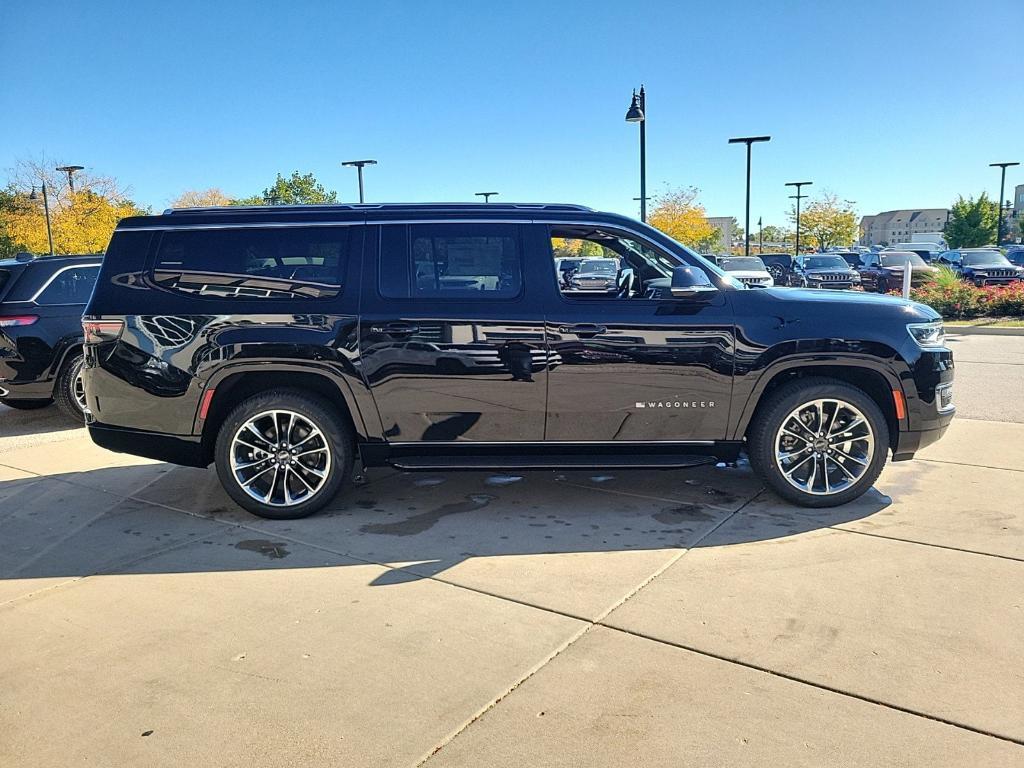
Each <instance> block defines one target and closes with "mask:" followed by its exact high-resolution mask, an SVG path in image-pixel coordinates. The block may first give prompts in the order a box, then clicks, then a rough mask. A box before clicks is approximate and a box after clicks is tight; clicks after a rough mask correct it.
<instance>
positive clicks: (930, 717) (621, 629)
mask: <svg viewBox="0 0 1024 768" xmlns="http://www.w3.org/2000/svg"><path fill="white" fill-rule="evenodd" d="M600 626H602V627H604V628H605V629H610V630H613V631H615V632H621V633H623V634H626V635H632V636H633V637H639V638H643V639H644V640H649V641H651V642H652V643H659V644H661V645H667V646H670V647H672V648H678V649H679V650H681V651H688V652H689V653H693V654H696V655H698V656H704V657H705V658H709V659H715V660H717V661H722V662H725V663H727V664H735V665H736V666H739V667H744V668H746V669H750V670H753V671H755V672H762V673H764V674H766V675H771V676H772V677H778V678H781V679H783V680H789V681H790V682H793V683H799V684H801V685H807V686H810V687H812V688H817V689H818V690H822V691H827V692H828V693H834V694H836V695H838V696H846V697H848V698H851V699H857V700H858V701H863V702H866V703H868V704H874V705H875V706H877V707H884V708H886V709H892V710H896V711H897V712H903V713H904V714H907V715H913V716H916V717H921V718H924V719H925V720H932V721H934V722H937V723H942V724H943V725H948V726H951V727H953V728H960V729H962V730H965V731H970V732H971V733H976V734H978V735H980V736H988V737H990V738H993V739H999V740H1000V741H1006V742H1009V743H1011V744H1017V745H1018V746H1024V738H1015V737H1013V736H1006V735H1004V734H1000V733H995V732H994V731H987V730H985V729H983V728H977V727H975V726H973V725H967V724H966V723H961V722H957V721H956V720H950V719H948V718H944V717H940V716H939V715H930V714H928V713H927V712H921V711H920V710H916V709H911V708H910V707H904V706H902V705H900V704H893V703H891V702H887V701H882V700H881V699H875V698H872V697H871V696H867V695H864V694H860V693H853V692H852V691H847V690H844V689H842V688H835V687H833V686H830V685H826V684H825V683H818V682H815V681H814V680H808V679H807V678H803V677H797V676H796V675H791V674H789V673H788V672H780V671H778V670H774V669H769V668H768V667H763V666H761V665H759V664H755V663H753V662H750V661H743V660H742V659H739V658H736V657H733V656H725V655H722V654H718V653H713V652H711V651H705V650H701V649H700V648H695V647H693V646H689V645H684V644H683V643H677V642H674V641H672V640H665V639H663V638H659V637H652V636H650V635H646V634H644V633H643V632H637V631H635V630H632V629H626V628H625V627H618V626H614V625H608V624H601V625H600Z"/></svg>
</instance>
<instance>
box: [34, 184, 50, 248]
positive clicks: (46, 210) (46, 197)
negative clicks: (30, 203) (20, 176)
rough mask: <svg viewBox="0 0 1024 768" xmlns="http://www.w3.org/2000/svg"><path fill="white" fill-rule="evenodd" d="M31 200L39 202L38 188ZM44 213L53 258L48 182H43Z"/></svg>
mask: <svg viewBox="0 0 1024 768" xmlns="http://www.w3.org/2000/svg"><path fill="white" fill-rule="evenodd" d="M28 197H29V200H37V199H38V198H37V197H36V188H35V187H32V194H30V195H29V196H28ZM43 212H44V213H45V214H46V240H47V242H48V243H49V244H50V255H51V256H53V232H52V230H51V229H50V197H49V195H47V194H46V182H45V181H44V182H43Z"/></svg>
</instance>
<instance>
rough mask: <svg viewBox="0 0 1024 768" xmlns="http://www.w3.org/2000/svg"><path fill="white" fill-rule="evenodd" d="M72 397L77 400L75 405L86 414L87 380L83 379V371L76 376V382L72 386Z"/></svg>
mask: <svg viewBox="0 0 1024 768" xmlns="http://www.w3.org/2000/svg"><path fill="white" fill-rule="evenodd" d="M71 394H72V396H73V397H74V398H75V405H77V406H78V407H79V409H80V410H81V411H82V413H85V410H86V405H85V379H84V378H83V377H82V371H81V370H79V371H78V375H77V376H75V382H74V384H73V385H72V391H71Z"/></svg>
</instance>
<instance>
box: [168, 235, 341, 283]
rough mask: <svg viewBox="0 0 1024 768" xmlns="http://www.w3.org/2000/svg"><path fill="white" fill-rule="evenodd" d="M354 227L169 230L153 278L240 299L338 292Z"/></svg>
mask: <svg viewBox="0 0 1024 768" xmlns="http://www.w3.org/2000/svg"><path fill="white" fill-rule="evenodd" d="M351 230H352V227H281V228H276V229H247V228H239V229H218V230H171V231H168V232H164V234H163V236H162V238H161V240H160V246H159V250H158V251H157V255H156V262H155V264H154V267H153V278H154V280H156V282H157V283H158V284H160V285H163V286H164V287H166V288H170V289H172V290H176V291H181V292H183V293H193V294H198V295H201V296H216V297H228V298H239V299H296V298H323V297H328V296H334V295H337V293H338V291H339V289H340V287H341V281H342V275H343V274H344V272H345V267H346V265H347V263H348V252H349V240H350V237H351Z"/></svg>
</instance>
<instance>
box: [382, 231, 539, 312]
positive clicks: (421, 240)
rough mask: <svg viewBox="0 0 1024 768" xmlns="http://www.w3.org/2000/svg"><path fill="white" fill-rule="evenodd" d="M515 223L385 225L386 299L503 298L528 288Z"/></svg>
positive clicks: (384, 271) (383, 263)
mask: <svg viewBox="0 0 1024 768" xmlns="http://www.w3.org/2000/svg"><path fill="white" fill-rule="evenodd" d="M522 261H523V257H522V248H521V245H520V238H519V228H518V226H517V225H515V224H413V225H404V224H392V225H384V226H382V227H381V238H380V279H379V286H380V293H381V295H382V296H384V297H385V298H392V299H409V298H431V297H434V298H447V297H452V298H454V297H462V298H470V299H502V298H505V299H507V298H513V297H515V296H518V295H519V293H520V290H521V288H522V280H523V277H522V275H523V268H522Z"/></svg>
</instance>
